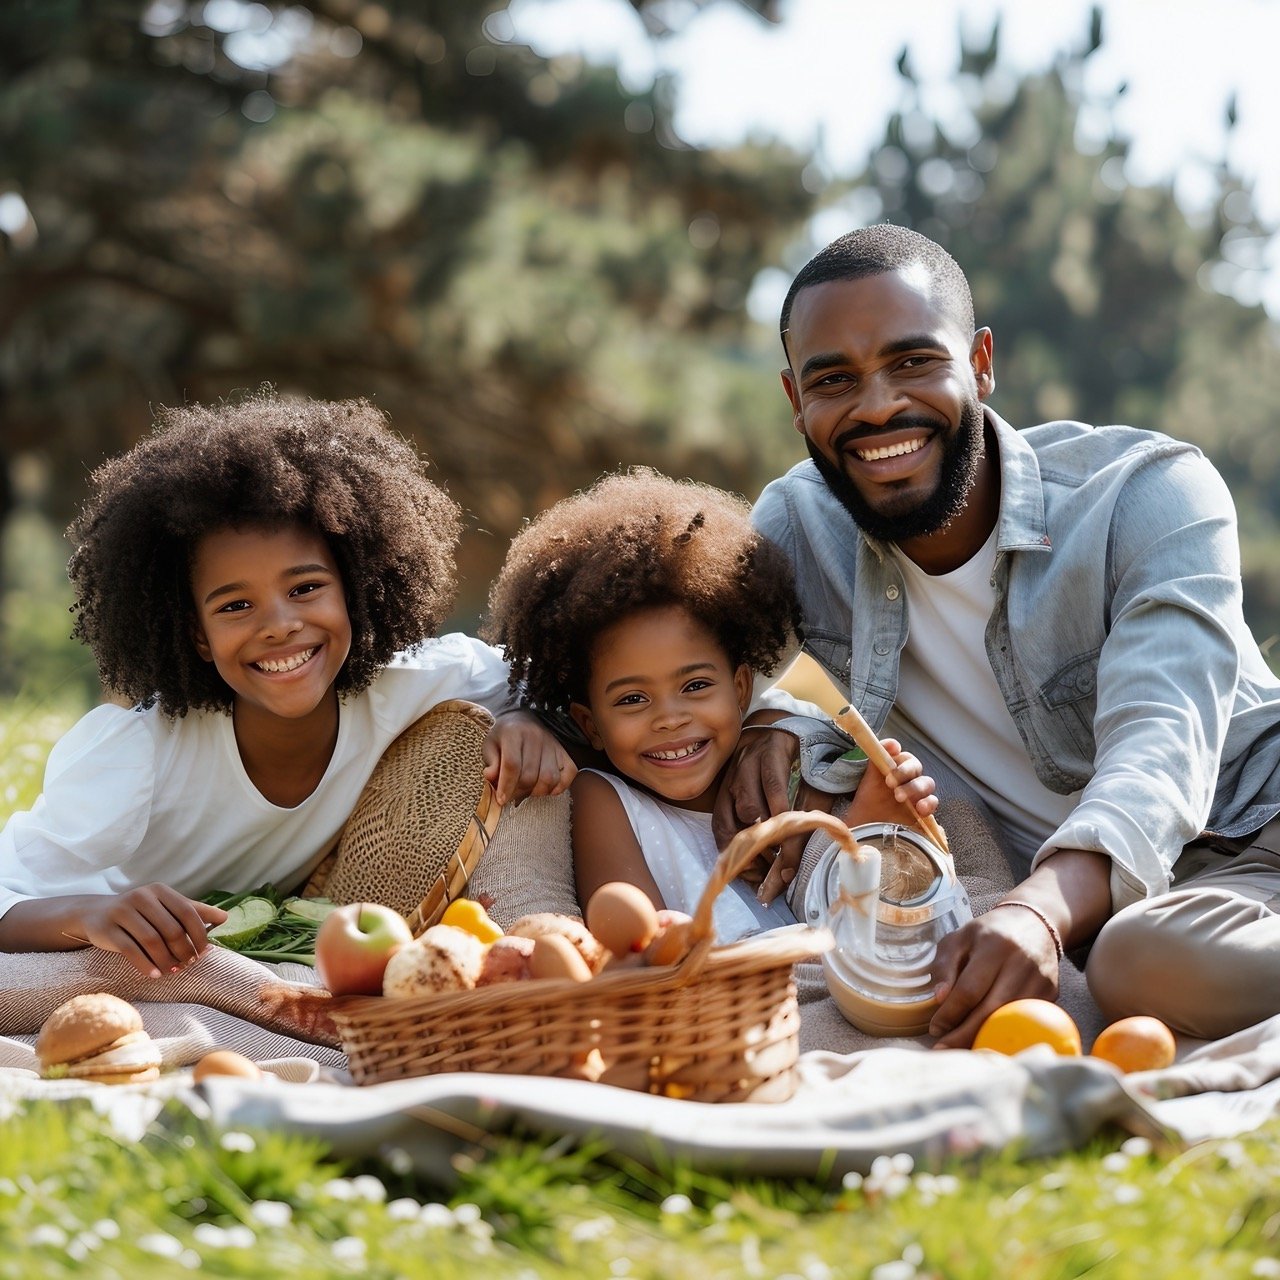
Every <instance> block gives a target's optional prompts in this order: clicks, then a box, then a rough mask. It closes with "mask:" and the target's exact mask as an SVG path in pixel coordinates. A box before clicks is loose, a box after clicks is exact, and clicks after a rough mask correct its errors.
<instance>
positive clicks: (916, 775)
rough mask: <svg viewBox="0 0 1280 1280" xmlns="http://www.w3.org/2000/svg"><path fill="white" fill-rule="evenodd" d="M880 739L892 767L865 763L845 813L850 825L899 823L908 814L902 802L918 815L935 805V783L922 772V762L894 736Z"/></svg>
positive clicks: (936, 803) (929, 812)
mask: <svg viewBox="0 0 1280 1280" xmlns="http://www.w3.org/2000/svg"><path fill="white" fill-rule="evenodd" d="M880 742H881V745H882V746H883V747H884V749H885V750H886V751H887V752H888V753H889V755H890V756H891V757H892V758H893V762H894V767H893V770H892V771H891V772H890V773H888V774H881V772H880V770H879V769H877V768H876V767H875V766H874V765H868V766H867V770H866V772H865V773H864V774H863V775H862V781H861V782H859V783H858V789H857V790H856V791H855V792H854V793H853V800H852V801H851V802H850V804H849V811H848V812H847V813H846V814H845V815H844V819H845V821H846V822H847V823H848V824H849V826H851V827H857V826H861V825H862V824H863V823H866V822H896V823H899V824H901V823H903V822H904V820H906V819H907V818H909V817H910V815H909V814H908V813H906V812H904V810H903V806H904V805H905V806H907V807H908V808H910V809H911V810H913V811H914V813H915V814H916V815H917V817H921V818H926V817H928V816H929V815H930V814H931V813H933V812H934V811H935V810H936V809H937V807H938V797H937V796H936V795H934V789H935V783H934V781H933V779H932V778H931V777H929V775H928V774H927V773H925V771H924V765H922V764H921V763H920V761H919V760H918V759H917V758H916V757H915V756H913V755H912V754H911V752H910V751H904V750H903V749H902V744H901V743H900V742H898V741H897V739H895V738H882V739H881V740H880Z"/></svg>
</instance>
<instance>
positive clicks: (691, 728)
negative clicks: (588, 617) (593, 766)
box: [570, 605, 751, 810]
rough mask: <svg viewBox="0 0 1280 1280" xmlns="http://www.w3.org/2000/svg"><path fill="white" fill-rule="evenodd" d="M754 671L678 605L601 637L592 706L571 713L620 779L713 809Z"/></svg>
mask: <svg viewBox="0 0 1280 1280" xmlns="http://www.w3.org/2000/svg"><path fill="white" fill-rule="evenodd" d="M750 697H751V671H750V668H749V667H747V666H746V665H745V664H742V665H740V666H738V667H737V668H735V667H734V666H733V665H732V663H731V662H730V659H729V656H728V654H726V653H725V651H724V649H723V647H722V646H721V645H720V643H719V642H718V641H717V640H716V638H715V636H714V635H713V634H712V632H711V631H710V630H708V629H707V628H706V627H705V626H703V624H702V623H701V622H699V621H698V620H697V619H696V618H695V617H693V615H692V614H690V613H689V612H688V611H687V610H685V609H684V608H682V607H681V606H679V605H659V606H655V607H653V608H649V609H642V610H640V611H638V612H636V613H631V614H628V615H627V616H626V617H624V618H622V619H621V620H619V621H618V622H616V623H614V624H613V626H611V627H608V628H606V629H605V630H604V631H602V632H601V633H600V634H599V636H597V638H596V642H595V644H594V645H593V646H592V650H591V675H590V679H589V683H588V690H587V703H580V702H575V703H573V704H572V705H571V707H570V711H571V713H572V715H573V717H574V719H575V720H576V721H577V723H578V726H579V727H580V728H581V729H582V731H583V732H584V733H585V734H586V735H587V737H588V738H589V739H590V740H591V742H592V743H593V745H594V746H595V747H596V749H597V750H601V751H603V752H604V753H605V754H606V755H607V756H608V757H609V760H610V761H611V762H612V764H613V766H614V768H616V769H617V770H618V772H619V773H620V774H622V775H623V776H624V777H627V778H629V779H631V781H633V782H637V783H639V784H640V785H641V786H643V787H645V788H647V789H648V790H649V791H652V792H653V793H654V794H655V795H658V796H660V797H662V799H664V800H667V801H669V802H670V803H672V804H676V805H679V806H680V807H682V808H686V809H705V810H710V808H711V807H712V805H713V804H714V802H715V795H716V788H717V786H718V785H719V781H720V773H721V771H722V770H723V768H724V766H725V764H726V763H727V761H728V759H729V757H730V756H731V755H732V754H733V749H734V747H735V746H736V745H737V743H738V738H739V736H740V735H741V732H742V716H743V713H744V711H745V710H746V707H747V704H748V702H749V700H750Z"/></svg>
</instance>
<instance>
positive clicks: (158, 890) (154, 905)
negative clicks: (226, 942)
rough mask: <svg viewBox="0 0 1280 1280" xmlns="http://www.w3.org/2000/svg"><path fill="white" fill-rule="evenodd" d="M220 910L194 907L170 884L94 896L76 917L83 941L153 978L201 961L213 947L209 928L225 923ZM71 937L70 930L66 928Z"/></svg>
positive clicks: (76, 927)
mask: <svg viewBox="0 0 1280 1280" xmlns="http://www.w3.org/2000/svg"><path fill="white" fill-rule="evenodd" d="M226 918H227V913H226V912H225V911H223V909H222V908H221V907H211V906H209V905H208V904H207V903H203V902H196V901H194V900H193V899H191V898H188V897H185V896H184V895H182V894H180V893H179V892H178V891H177V890H176V889H171V888H170V887H169V886H168V885H166V884H148V885H143V886H142V887H141V888H138V889H130V890H129V891H128V892H127V893H122V894H120V895H119V896H117V897H107V896H104V897H94V898H91V899H89V900H88V901H87V902H86V903H85V905H83V906H81V907H80V909H79V910H78V911H77V913H76V919H75V926H74V928H75V929H76V930H77V931H78V936H79V940H80V941H83V942H88V943H89V944H90V945H91V946H94V947H98V948H99V949H100V950H102V951H115V952H117V953H118V954H120V955H122V956H124V957H125V959H126V960H128V961H129V962H130V963H131V964H132V965H133V966H134V968H136V969H137V970H138V972H139V973H143V974H146V975H147V976H148V977H151V978H159V977H162V976H163V975H164V974H166V973H177V972H178V970H179V969H181V968H183V967H185V966H186V965H189V964H191V963H192V962H193V961H194V960H196V959H198V958H199V957H200V955H201V953H202V952H203V951H204V950H205V948H206V947H207V946H208V945H209V943H208V939H207V933H208V930H209V928H210V926H212V925H215V924H221V923H222V922H223V921H224V920H225V919H226ZM64 933H65V934H66V936H67V937H72V936H73V934H72V930H71V929H65V930H64Z"/></svg>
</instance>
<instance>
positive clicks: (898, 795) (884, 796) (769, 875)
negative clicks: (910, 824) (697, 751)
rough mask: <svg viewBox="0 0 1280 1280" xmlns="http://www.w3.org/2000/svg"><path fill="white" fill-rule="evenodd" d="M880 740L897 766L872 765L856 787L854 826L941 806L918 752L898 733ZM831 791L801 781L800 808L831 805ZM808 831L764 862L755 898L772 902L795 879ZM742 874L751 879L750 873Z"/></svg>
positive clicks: (849, 819)
mask: <svg viewBox="0 0 1280 1280" xmlns="http://www.w3.org/2000/svg"><path fill="white" fill-rule="evenodd" d="M757 736H760V737H771V738H779V737H786V736H789V735H784V734H777V733H775V734H767V735H764V734H762V735H757ZM881 744H882V745H883V747H884V749H885V750H886V751H887V752H888V753H889V755H890V756H892V757H893V761H894V767H893V769H892V771H891V772H890V773H888V774H882V773H881V772H880V770H879V769H877V768H876V767H875V766H874V765H868V766H867V769H866V772H865V773H864V774H863V775H862V781H861V782H859V783H858V789H857V790H856V791H855V792H854V795H853V800H852V801H851V802H850V804H849V810H848V812H847V813H846V814H845V815H844V820H845V822H846V823H847V824H848V825H849V826H851V827H857V826H861V825H862V824H863V823H866V822H897V823H902V822H903V821H904V820H905V819H907V818H908V817H909V816H910V815H909V814H908V813H906V812H905V811H904V809H903V806H904V805H906V806H908V807H909V808H910V809H912V810H913V811H914V812H915V813H916V814H917V815H918V816H920V817H922V818H923V817H927V816H928V815H929V814H931V813H933V811H934V810H935V809H936V808H937V807H938V797H937V796H936V795H934V785H935V784H934V781H933V779H932V778H931V777H929V775H928V774H926V773H925V771H924V765H922V764H921V763H920V761H919V759H918V758H917V757H916V756H913V755H912V754H911V752H910V751H904V750H903V749H902V744H901V743H900V742H898V741H897V739H895V738H883V739H881ZM831 800H832V797H831V796H827V795H824V794H823V793H822V792H817V791H813V790H811V789H810V788H808V787H807V786H804V785H802V786H801V789H800V793H799V794H798V795H797V796H796V801H795V804H794V806H793V807H794V808H796V809H811V808H816V809H829V808H830V807H831ZM807 842H808V835H807V834H806V835H803V836H801V837H800V838H798V839H796V840H790V841H788V842H787V843H786V844H784V845H782V846H781V848H780V849H779V850H778V852H777V856H776V857H775V858H774V860H773V862H772V863H771V864H765V868H764V874H763V876H761V877H760V879H759V887H758V888H757V889H756V897H757V898H759V900H760V901H761V902H763V903H766V904H767V903H770V902H772V901H773V900H774V898H776V897H777V896H778V894H780V893H781V892H782V891H783V890H784V889H785V888H786V887H787V886H788V885H789V884H790V883H791V882H792V880H794V879H795V878H796V873H797V872H798V871H799V870H800V859H801V858H802V857H803V855H804V848H805V845H806V843H807ZM750 870H751V871H752V873H753V875H756V876H759V868H758V867H754V866H753V867H752V868H751V869H750ZM743 879H744V880H746V881H747V883H748V884H750V883H752V879H751V877H749V876H748V875H747V874H746V873H744V874H743Z"/></svg>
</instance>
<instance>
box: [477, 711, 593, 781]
mask: <svg viewBox="0 0 1280 1280" xmlns="http://www.w3.org/2000/svg"><path fill="white" fill-rule="evenodd" d="M482 750H483V753H484V776H485V777H486V778H488V779H489V783H490V785H491V786H492V787H493V791H494V795H495V797H496V798H497V801H498V803H499V804H507V803H508V802H509V801H512V800H523V799H525V798H526V797H527V796H558V795H559V794H560V793H561V792H562V791H565V790H567V789H568V787H569V784H570V783H571V782H572V781H573V779H574V776H575V775H576V774H577V772H578V766H577V765H575V764H574V763H573V760H572V759H571V758H570V756H569V753H568V752H567V751H566V750H565V749H564V747H563V746H561V745H560V740H559V739H558V738H557V737H556V736H555V734H554V733H552V732H551V730H550V729H548V728H547V727H546V725H544V724H543V723H542V721H541V720H539V719H538V717H537V716H535V715H533V714H532V713H531V712H528V711H507V712H505V713H504V714H502V715H501V716H499V717H498V719H497V720H496V721H495V722H494V725H493V728H492V729H490V730H489V732H488V733H487V734H486V735H485V739H484V746H483V748H482Z"/></svg>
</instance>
